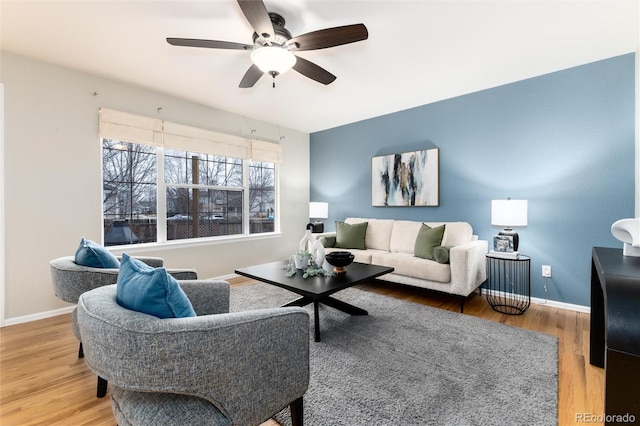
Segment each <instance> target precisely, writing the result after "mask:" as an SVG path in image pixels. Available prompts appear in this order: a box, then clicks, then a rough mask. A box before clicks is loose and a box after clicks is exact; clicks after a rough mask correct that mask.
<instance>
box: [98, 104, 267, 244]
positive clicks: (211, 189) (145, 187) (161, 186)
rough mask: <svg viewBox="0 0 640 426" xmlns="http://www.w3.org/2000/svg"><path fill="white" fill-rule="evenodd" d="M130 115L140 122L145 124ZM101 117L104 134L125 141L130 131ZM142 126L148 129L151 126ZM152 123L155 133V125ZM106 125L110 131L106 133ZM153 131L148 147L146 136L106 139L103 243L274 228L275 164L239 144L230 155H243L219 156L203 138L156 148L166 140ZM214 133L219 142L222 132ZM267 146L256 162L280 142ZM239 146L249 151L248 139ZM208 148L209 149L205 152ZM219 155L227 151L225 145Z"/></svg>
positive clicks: (260, 148)
mask: <svg viewBox="0 0 640 426" xmlns="http://www.w3.org/2000/svg"><path fill="white" fill-rule="evenodd" d="M108 112H110V111H108ZM117 114H118V115H117V116H116V118H117V119H120V118H121V117H122V115H123V114H124V117H125V119H128V118H129V116H132V115H131V114H127V113H117ZM107 117H109V118H111V117H112V116H110V115H107ZM133 117H134V118H136V119H138V122H139V121H140V119H146V118H145V117H142V118H140V117H138V116H133ZM102 120H103V115H102V111H101V135H109V136H113V135H114V133H115V134H121V135H122V136H125V137H127V135H128V134H130V133H131V131H130V130H128V133H127V132H126V131H125V132H122V131H121V130H120V129H119V128H117V127H116V131H115V132H114V131H113V130H111V128H110V127H108V125H109V126H110V125H111V123H110V122H108V123H107V124H106V125H104V124H103V122H102ZM148 120H152V119H148ZM129 121H131V120H129ZM137 124H138V123H136V125H137ZM163 124H164V126H163V127H165V128H166V127H169V126H166V123H164V122H163ZM144 125H145V126H147V121H145V122H144ZM153 125H154V126H155V127H154V128H158V126H157V124H156V123H154V124H153ZM103 126H105V128H106V129H107V130H105V131H104V132H103V131H102V127H103ZM173 126H174V127H173V129H178V131H179V132H183V131H184V129H187V130H186V131H184V132H190V133H192V134H193V133H194V132H196V131H197V132H204V135H205V136H207V137H210V133H211V132H208V131H205V130H200V129H192V128H188V127H186V126H180V125H173ZM135 130H136V131H138V133H135V132H134V133H131V134H133V135H134V136H136V137H131V139H136V138H137V136H139V134H140V132H139V129H137V128H136V129H135ZM147 133H148V132H147ZM147 133H145V134H147ZM175 133H178V132H175ZM148 134H151V135H152V139H150V140H153V141H154V143H151V142H150V143H147V140H146V139H144V138H143V139H142V141H143V142H145V143H136V142H137V141H127V140H125V137H121V138H117V139H115V138H107V137H104V136H103V138H102V158H103V170H102V173H103V215H104V216H103V222H104V245H105V246H112V245H124V244H140V243H153V242H159V243H162V242H167V241H172V240H188V239H193V238H216V237H218V238H221V237H228V236H242V235H250V234H260V233H269V232H274V231H276V223H277V222H276V217H277V202H276V201H277V176H276V172H277V163H276V162H269V161H253V160H252V159H251V158H247V157H248V155H242V154H243V153H244V152H247V150H246V149H244V150H243V149H240V150H238V149H236V148H237V146H231V152H233V153H239V154H240V155H239V157H240V156H244V157H245V158H238V157H233V156H225V155H217V154H215V153H212V152H211V150H210V145H214V146H216V145H215V144H208V143H206V142H208V141H205V143H204V144H203V143H202V140H200V139H193V138H185V137H180V138H179V139H178V142H176V143H174V144H173V145H174V146H171V144H159V143H155V141H157V140H158V139H160V140H162V138H157V136H156V135H155V134H154V133H148ZM171 136H172V134H170V135H169V136H168V137H167V136H166V135H165V138H164V139H165V140H166V139H168V140H169V141H171V140H172V139H171ZM215 136H216V138H218V139H219V138H220V136H219V135H218V134H215ZM232 138H236V139H237V137H232ZM194 140H195V142H194V143H193V146H194V148H193V149H189V143H190V142H192V141H194ZM232 141H233V142H235V139H232ZM266 144H267V145H265V142H262V141H258V142H257V143H255V148H254V151H253V152H254V154H255V156H256V157H260V158H261V159H267V158H272V157H269V155H271V154H270V153H269V152H267V156H266V157H265V155H264V151H263V150H264V148H265V147H266V149H267V151H268V150H269V149H272V148H271V147H272V146H273V145H275V144H272V143H266ZM167 145H169V146H167ZM239 145H240V146H241V148H244V142H243V141H240V143H239ZM199 148H200V149H199ZM218 149H221V148H218ZM278 149H279V146H278ZM205 150H209V152H202V151H205ZM221 150H222V151H224V146H223V147H222V149H221ZM227 151H229V149H227Z"/></svg>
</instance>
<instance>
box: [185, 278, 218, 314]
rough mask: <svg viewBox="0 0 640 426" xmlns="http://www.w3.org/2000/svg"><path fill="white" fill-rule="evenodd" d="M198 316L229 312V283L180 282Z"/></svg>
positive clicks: (215, 281)
mask: <svg viewBox="0 0 640 426" xmlns="http://www.w3.org/2000/svg"><path fill="white" fill-rule="evenodd" d="M178 283H179V284H180V287H181V288H182V290H183V291H184V293H185V294H186V295H187V297H188V298H189V301H190V302H191V306H193V310H194V311H196V314H198V316H201V315H212V314H226V313H228V312H229V295H230V287H229V283H228V282H226V281H223V280H216V279H210V280H189V281H178Z"/></svg>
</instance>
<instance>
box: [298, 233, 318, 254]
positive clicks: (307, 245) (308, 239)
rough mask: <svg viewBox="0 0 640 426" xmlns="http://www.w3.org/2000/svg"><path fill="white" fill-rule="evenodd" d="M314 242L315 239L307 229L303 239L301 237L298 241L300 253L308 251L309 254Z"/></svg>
mask: <svg viewBox="0 0 640 426" xmlns="http://www.w3.org/2000/svg"><path fill="white" fill-rule="evenodd" d="M315 242H316V239H315V237H314V236H313V235H312V234H311V230H310V229H307V231H306V232H305V233H304V237H302V239H301V240H300V247H298V248H299V249H300V251H305V250H306V251H308V252H311V247H313V244H314V243H315Z"/></svg>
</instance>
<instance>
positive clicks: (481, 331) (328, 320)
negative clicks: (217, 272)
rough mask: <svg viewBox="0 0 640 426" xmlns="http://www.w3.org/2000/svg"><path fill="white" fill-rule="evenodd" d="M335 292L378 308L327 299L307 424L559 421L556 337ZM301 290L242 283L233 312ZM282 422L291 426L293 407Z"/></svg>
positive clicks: (314, 353) (314, 352) (314, 346)
mask: <svg viewBox="0 0 640 426" xmlns="http://www.w3.org/2000/svg"><path fill="white" fill-rule="evenodd" d="M335 296H336V298H337V299H341V300H344V301H345V302H348V303H351V304H354V305H356V306H358V307H361V308H363V309H366V310H367V311H368V312H369V315H368V316H349V315H347V314H344V313H342V312H339V311H337V310H334V309H333V308H329V307H325V306H322V305H321V307H320V327H321V332H322V342H314V341H313V325H311V333H310V341H311V343H310V344H311V381H310V385H309V390H308V392H307V393H306V395H305V397H304V417H305V425H309V426H320V425H322V426H324V425H332V426H333V425H345V426H346V425H349V426H359V425H363V426H364V425H367V426H371V425H376V426H382V425H398V426H413V425H415V426H418V425H419V426H425V425H509V426H511V425H556V424H557V418H558V415H557V410H558V408H557V407H558V405H557V399H558V398H557V394H558V342H557V338H556V337H555V336H550V335H546V334H542V333H537V332H532V331H528V330H523V329H520V328H515V327H511V326H506V325H504V324H500V323H495V322H491V321H487V320H483V319H479V318H474V317H471V316H468V315H464V314H459V313H455V312H450V311H445V310H441V309H437V308H431V307H428V306H423V305H419V304H415V303H410V302H405V301H401V300H398V299H394V298H391V297H387V296H383V295H380V294H375V293H371V292H367V291H363V290H359V289H355V288H350V289H347V290H344V291H341V292H339V293H337V294H336V295H335ZM296 297H297V295H295V294H293V293H291V292H289V291H286V290H283V289H280V288H278V287H274V286H270V285H267V284H252V285H247V286H243V287H238V288H234V289H232V291H231V310H232V311H240V310H248V309H256V308H266V307H275V306H280V305H283V304H284V303H287V302H289V301H291V300H293V299H295V298H296ZM307 309H308V310H309V312H310V315H311V324H313V316H312V315H313V309H312V307H311V306H308V307H307ZM525 315H526V314H525ZM276 420H277V421H278V422H280V423H281V424H283V425H290V424H291V418H290V415H289V410H288V409H285V410H283V411H282V412H281V413H279V414H278V415H277V416H276Z"/></svg>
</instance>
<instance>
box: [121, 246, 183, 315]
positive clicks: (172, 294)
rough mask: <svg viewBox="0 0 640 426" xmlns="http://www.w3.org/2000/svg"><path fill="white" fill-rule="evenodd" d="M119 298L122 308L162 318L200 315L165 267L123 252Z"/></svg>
mask: <svg viewBox="0 0 640 426" xmlns="http://www.w3.org/2000/svg"><path fill="white" fill-rule="evenodd" d="M116 300H117V302H118V304H119V305H120V306H122V307H125V308H127V309H131V310H132V311H138V312H143V313H145V314H149V315H154V316H156V317H158V318H184V317H195V316H196V313H195V311H194V310H193V306H191V302H190V301H189V298H188V297H187V295H186V294H184V291H182V289H181V288H180V285H179V284H178V281H176V279H175V278H173V277H172V276H171V275H169V273H168V272H167V270H166V269H165V268H152V267H151V266H149V265H147V264H145V263H144V262H142V261H140V260H138V259H133V258H131V257H130V256H129V255H127V254H126V253H123V254H122V263H121V264H120V273H119V274H118V283H117V291H116Z"/></svg>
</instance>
